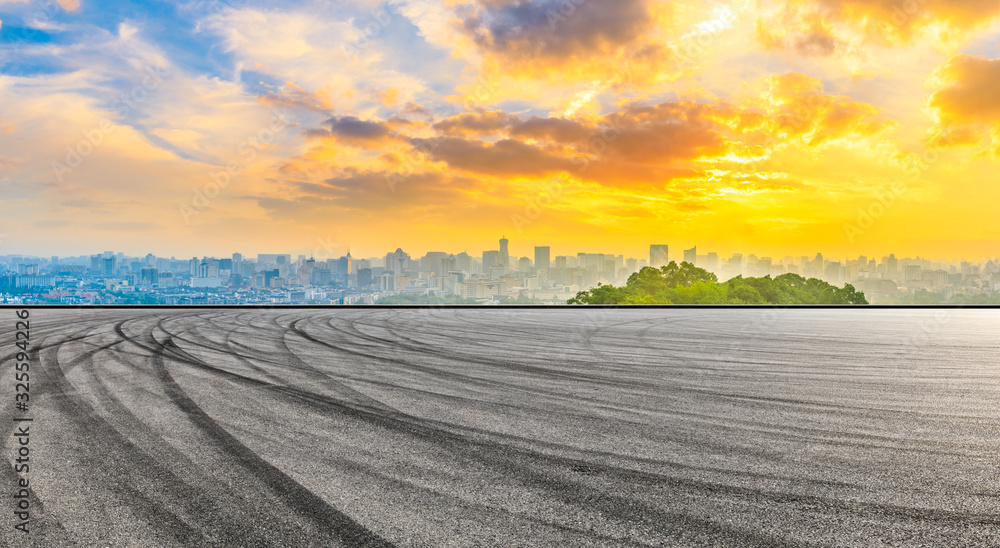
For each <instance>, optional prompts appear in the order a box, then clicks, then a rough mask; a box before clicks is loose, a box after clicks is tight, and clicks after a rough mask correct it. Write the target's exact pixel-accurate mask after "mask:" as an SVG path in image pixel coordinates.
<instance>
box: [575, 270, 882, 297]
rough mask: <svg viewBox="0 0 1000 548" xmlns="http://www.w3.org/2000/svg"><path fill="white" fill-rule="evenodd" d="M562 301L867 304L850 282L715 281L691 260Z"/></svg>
mask: <svg viewBox="0 0 1000 548" xmlns="http://www.w3.org/2000/svg"><path fill="white" fill-rule="evenodd" d="M566 302H567V303H568V304H868V301H867V299H865V295H864V293H862V292H860V291H857V290H855V289H854V287H853V286H852V285H851V284H844V287H837V286H834V285H830V284H829V283H827V282H824V281H823V280H819V279H816V278H808V279H806V278H803V277H802V276H799V275H798V274H791V273H789V274H782V275H780V276H777V277H775V278H771V277H770V276H764V277H763V278H744V277H742V276H737V277H735V278H732V279H731V280H729V281H726V282H719V280H718V278H716V276H715V274H713V273H711V272H709V271H707V270H705V269H703V268H698V267H696V266H694V265H692V264H691V263H687V262H683V263H681V264H680V265H678V264H677V263H676V262H673V261H671V262H670V264H668V265H667V266H664V267H662V268H653V267H648V266H647V267H645V268H643V269H642V270H640V271H639V272H636V273H635V274H632V275H631V276H629V278H628V281H627V282H626V283H625V285H624V286H622V287H615V286H613V285H598V286H597V287H595V288H593V289H591V290H589V291H581V292H579V293H577V294H576V297H574V298H572V299H570V300H568V301H566Z"/></svg>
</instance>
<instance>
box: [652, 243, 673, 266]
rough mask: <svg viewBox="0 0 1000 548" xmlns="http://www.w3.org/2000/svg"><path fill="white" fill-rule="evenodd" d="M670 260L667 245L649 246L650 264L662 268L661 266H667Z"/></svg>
mask: <svg viewBox="0 0 1000 548" xmlns="http://www.w3.org/2000/svg"><path fill="white" fill-rule="evenodd" d="M669 262H670V261H669V260H668V255H667V246H666V245H655V244H654V245H651V246H649V266H651V267H653V268H660V267H661V266H667V263H669Z"/></svg>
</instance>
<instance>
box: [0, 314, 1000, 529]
mask: <svg viewBox="0 0 1000 548" xmlns="http://www.w3.org/2000/svg"><path fill="white" fill-rule="evenodd" d="M3 316H8V317H7V319H6V320H0V332H2V333H3V336H2V338H0V348H2V352H0V354H2V355H3V356H4V360H3V376H2V377H0V386H2V388H0V394H5V396H4V397H3V398H2V399H0V413H2V414H3V416H2V417H0V419H3V424H5V425H7V426H6V428H7V430H8V432H7V436H6V437H5V443H4V453H5V456H6V460H7V462H8V464H7V466H5V467H3V482H4V485H5V487H6V489H5V492H6V493H7V495H6V496H7V497H8V499H7V500H8V501H9V506H8V508H13V503H12V502H10V501H13V500H14V499H11V498H10V496H11V494H13V493H15V492H16V491H17V488H16V485H15V484H16V482H17V478H18V474H16V473H15V471H14V468H13V463H12V461H13V458H14V455H15V452H16V450H17V444H18V439H19V438H17V437H15V436H14V434H15V432H14V431H15V423H13V422H12V421H11V418H13V417H15V416H21V415H24V413H20V412H17V411H15V409H14V396H13V394H14V390H15V388H14V379H13V373H14V371H13V369H14V368H13V363H14V362H13V359H12V357H13V351H14V336H13V330H14V322H15V318H14V311H13V310H3V311H0V317H3ZM30 322H31V324H30V329H31V344H32V351H33V353H32V356H31V360H32V362H31V370H30V371H31V379H30V383H31V385H30V386H31V387H30V394H31V401H30V411H29V413H27V415H30V416H31V417H32V418H33V421H32V422H31V423H30V424H31V426H30V428H31V437H30V448H31V464H30V471H29V473H28V474H26V475H25V477H27V478H29V481H30V486H31V488H32V489H31V491H32V493H31V499H30V502H31V513H32V515H31V518H32V519H31V521H30V522H29V525H30V533H28V534H24V533H21V532H20V531H17V530H15V529H14V525H15V523H16V520H15V518H14V516H13V515H12V512H11V511H9V510H8V511H6V512H4V513H3V515H4V519H3V524H2V525H3V528H2V530H0V545H3V546H24V545H34V546H45V547H59V546H73V545H78V546H86V547H92V546H211V545H218V546H427V547H439V546H503V547H511V546H804V545H822V546H998V545H1000V310H992V311H990V310H979V311H971V310H950V311H940V310H938V311H935V310H917V311H908V310H864V311H855V310H759V309H753V310H750V309H748V310H732V309H725V310H677V309H674V310H669V309H668V310H664V309H659V310H649V309H633V310H603V309H600V310H594V309H579V310H566V309H532V310H509V309H497V310H488V309H465V310H456V309H366V310H360V309H340V310H336V309H331V310H273V311H263V310H238V309H237V310H234V309H218V310H177V309H174V310H164V309H134V310H104V311H83V310H40V309H33V310H32V315H31V319H30ZM5 401H6V402H8V403H3V402H5Z"/></svg>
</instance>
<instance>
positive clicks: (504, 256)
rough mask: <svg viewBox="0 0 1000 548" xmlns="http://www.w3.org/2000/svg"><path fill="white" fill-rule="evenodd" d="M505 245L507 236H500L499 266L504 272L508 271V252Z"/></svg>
mask: <svg viewBox="0 0 1000 548" xmlns="http://www.w3.org/2000/svg"><path fill="white" fill-rule="evenodd" d="M507 243H508V241H507V236H506V235H504V236H502V237H501V238H500V264H501V265H502V266H503V268H504V270H505V271H506V270H508V269H510V252H508V250H507Z"/></svg>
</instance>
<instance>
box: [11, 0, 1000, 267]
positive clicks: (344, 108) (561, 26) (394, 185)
mask: <svg viewBox="0 0 1000 548" xmlns="http://www.w3.org/2000/svg"><path fill="white" fill-rule="evenodd" d="M998 38H1000V7H996V6H993V5H991V4H989V3H986V4H982V3H975V2H951V3H944V4H940V3H920V2H910V3H906V2H903V3H899V5H896V3H894V2H860V1H858V0H836V1H829V0H760V1H747V0H731V1H715V0H704V1H702V0H682V1H679V2H673V3H669V4H668V3H664V2H659V1H656V0H627V1H625V2H606V1H599V0H591V1H588V2H582V3H580V2H568V1H566V0H558V1H557V0H544V1H538V2H529V3H519V2H506V1H499V2H498V1H490V2H487V1H483V0H462V1H461V2H433V1H424V0H398V1H396V0H393V1H391V2H368V1H366V0H365V1H363V0H349V1H344V2H323V3H317V2H312V1H310V0H294V1H293V0H284V1H280V2H260V1H253V0H226V1H223V0H217V1H206V2H186V3H181V4H172V3H163V2H152V1H151V0H108V1H107V2H100V3H98V2H95V1H93V0H72V1H70V0H60V1H59V2H55V1H51V0H45V1H42V0H18V1H11V0H6V1H0V68H2V70H0V103H2V104H3V105H4V106H5V109H4V113H3V115H2V117H0V189H2V190H3V192H4V197H5V199H4V200H3V202H2V203H0V219H2V220H0V235H3V236H2V237H0V254H3V253H31V252H33V251H35V252H39V253H46V254H68V253H73V252H74V250H77V249H81V248H83V247H84V246H86V245H87V244H88V243H89V242H96V241H102V242H103V241H110V242H112V243H113V246H114V247H115V248H117V249H128V250H132V251H133V252H138V251H139V250H140V248H143V247H152V248H155V249H157V250H158V252H159V253H164V254H174V255H180V254H182V253H187V252H190V253H198V254H219V253H222V252H223V251H225V250H227V249H249V248H252V247H257V248H260V249H276V250H280V249H292V248H298V249H312V248H316V247H317V245H318V242H320V241H331V242H337V244H338V245H339V246H342V248H343V249H345V250H346V248H347V247H350V248H351V249H357V250H358V251H359V252H361V253H365V254H367V253H373V252H375V250H376V249H383V248H388V247H390V246H393V247H396V246H398V247H404V248H409V249H414V250H418V249H420V250H432V249H463V248H464V249H467V250H470V252H471V250H474V249H475V248H476V247H478V244H477V242H479V241H484V240H492V239H494V238H495V237H496V236H495V235H496V234H501V233H506V234H507V235H508V236H509V237H510V238H511V241H512V242H514V241H516V240H521V241H537V242H545V243H546V244H547V245H551V246H553V249H557V248H558V249H592V250H597V249H606V248H610V247H613V248H616V249H621V250H622V252H624V253H628V254H633V255H639V254H640V253H641V251H642V248H643V247H644V244H642V243H641V242H645V241H654V242H655V241H671V242H674V245H676V246H678V248H679V249H687V248H690V247H691V246H694V245H698V246H700V247H705V248H713V249H716V250H718V251H719V252H720V253H731V252H734V251H736V250H740V249H750V248H753V249H755V250H757V252H758V253H761V254H767V255H772V256H775V255H784V254H792V255H801V254H808V253H812V252H815V251H817V250H822V252H824V253H827V254H831V255H837V256H845V255H846V256H849V255H857V254H869V255H871V254H876V253H878V254H883V253H890V252H892V253H896V254H899V255H917V254H919V255H926V256H934V257H951V258H959V257H969V258H976V257H989V256H993V255H995V254H996V251H995V250H996V249H997V248H998V245H1000V229H998V228H997V226H996V223H995V222H994V221H993V216H994V213H995V209H996V206H995V204H997V203H1000V186H998V185H996V183H995V176H994V174H995V172H996V166H997V161H1000V145H998V143H1000V137H998V135H1000V134H998V128H1000V98H998V97H1000V95H997V94H996V93H995V90H996V86H997V83H998V82H1000V40H998ZM623 242H636V244H634V245H635V247H634V248H631V249H630V248H627V247H626V246H623V245H622V243H623ZM512 245H513V244H512ZM517 249H518V248H516V247H512V250H517ZM518 252H519V253H523V251H521V250H518Z"/></svg>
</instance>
